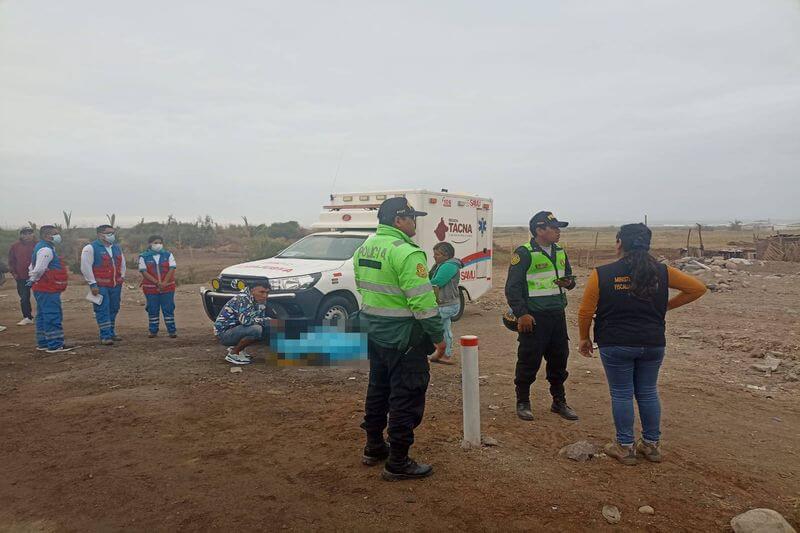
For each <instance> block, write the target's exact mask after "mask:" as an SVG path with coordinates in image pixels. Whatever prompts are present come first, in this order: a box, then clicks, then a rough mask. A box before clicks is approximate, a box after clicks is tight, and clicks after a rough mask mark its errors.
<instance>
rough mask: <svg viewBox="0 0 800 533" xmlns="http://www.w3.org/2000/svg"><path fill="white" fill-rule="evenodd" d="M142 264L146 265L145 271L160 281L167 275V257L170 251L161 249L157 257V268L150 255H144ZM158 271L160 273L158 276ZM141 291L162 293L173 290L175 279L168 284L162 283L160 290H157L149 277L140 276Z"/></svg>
mask: <svg viewBox="0 0 800 533" xmlns="http://www.w3.org/2000/svg"><path fill="white" fill-rule="evenodd" d="M143 258H144V265H145V267H147V273H148V274H150V275H151V276H153V277H154V278H155V279H157V280H159V281H162V280H163V279H164V278H166V277H167V273H168V272H169V258H170V253H169V252H168V251H166V250H162V251H161V253H160V256H159V258H158V268H156V262H155V261H153V256H152V255H149V254H148V255H144V256H143ZM159 272H160V273H161V275H160V276H159ZM142 291H144V293H145V294H163V293H165V292H175V280H174V279H173V281H172V282H171V283H170V284H169V285H162V286H161V290H160V291H159V290H158V287H156V284H155V283H153V282H152V281H150V280H149V279H147V278H145V277H144V276H142Z"/></svg>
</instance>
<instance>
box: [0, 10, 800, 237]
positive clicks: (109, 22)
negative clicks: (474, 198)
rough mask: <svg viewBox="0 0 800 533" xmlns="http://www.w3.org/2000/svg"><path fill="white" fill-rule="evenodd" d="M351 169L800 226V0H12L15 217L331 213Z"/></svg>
mask: <svg viewBox="0 0 800 533" xmlns="http://www.w3.org/2000/svg"><path fill="white" fill-rule="evenodd" d="M337 168H338V169H339V170H338V177H337ZM334 180H335V181H336V183H335V190H337V191H359V190H379V189H388V188H423V187H424V188H432V189H439V188H442V187H446V188H449V189H450V191H465V192H473V193H477V194H480V195H486V196H491V197H493V198H494V199H495V213H496V214H495V222H496V223H525V222H526V221H527V220H528V218H529V217H530V215H531V214H532V213H533V212H535V211H538V210H540V209H551V210H553V211H555V213H556V215H557V216H558V217H559V218H562V219H566V220H571V221H573V222H574V223H578V224H589V223H600V222H618V221H631V220H638V219H640V218H641V217H642V215H643V214H644V213H648V214H649V216H650V220H651V221H654V222H678V221H685V222H694V221H715V220H717V221H723V222H724V221H726V220H730V219H732V218H734V217H739V218H743V219H746V220H747V219H755V218H767V217H772V218H783V219H791V220H795V221H796V220H800V208H799V207H798V198H799V197H800V1H799V0H653V1H650V0H636V1H634V0H613V1H604V0H595V1H586V0H574V1H570V0H550V1H540V0H524V1H506V2H494V3H492V2H486V1H474V2H467V1H441V0H440V1H435V2H430V1H425V2H422V1H419V2H417V1H403V2H380V1H374V0H372V1H363V2H337V1H317V2H304V1H292V2H285V1H283V2H266V1H260V0H259V1H255V0H254V1H245V0H238V1H229V2H206V1H197V0H193V1H191V2H189V1H178V0H170V1H168V2H164V1H145V0H138V1H136V2H110V1H108V0H71V1H69V2H66V1H53V0H0V184H2V188H1V189H0V225H3V226H11V225H17V224H19V223H22V222H24V221H26V220H34V221H37V222H38V223H40V224H41V223H45V222H49V221H53V220H57V218H60V213H61V210H62V209H67V210H72V211H73V212H74V218H75V219H76V220H77V222H79V223H99V222H101V221H102V219H103V218H104V214H105V213H111V212H114V213H116V214H117V217H118V219H121V220H122V221H123V222H125V223H130V222H133V221H137V220H139V219H140V218H141V217H145V218H146V219H148V220H155V219H157V220H163V219H165V218H166V217H167V215H168V214H170V213H171V214H174V215H175V216H176V217H178V218H180V219H193V218H195V217H196V216H197V215H204V214H206V213H208V214H210V215H212V217H214V218H215V219H217V220H220V221H236V220H238V217H239V216H240V215H247V216H248V217H249V219H250V220H251V221H258V222H262V221H263V222H269V221H276V220H286V219H297V220H300V221H301V222H303V223H310V222H312V221H313V220H314V219H315V218H316V214H317V212H318V209H319V206H321V205H322V204H323V203H324V202H325V200H326V196H327V194H328V193H329V192H331V191H332V189H333V188H334Z"/></svg>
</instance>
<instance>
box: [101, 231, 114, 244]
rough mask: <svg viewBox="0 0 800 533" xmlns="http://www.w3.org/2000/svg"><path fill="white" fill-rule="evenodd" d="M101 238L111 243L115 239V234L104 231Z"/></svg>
mask: <svg viewBox="0 0 800 533" xmlns="http://www.w3.org/2000/svg"><path fill="white" fill-rule="evenodd" d="M103 239H105V241H106V242H107V243H109V244H113V243H114V242H115V241H116V240H117V235H116V234H114V233H106V234H104V235H103Z"/></svg>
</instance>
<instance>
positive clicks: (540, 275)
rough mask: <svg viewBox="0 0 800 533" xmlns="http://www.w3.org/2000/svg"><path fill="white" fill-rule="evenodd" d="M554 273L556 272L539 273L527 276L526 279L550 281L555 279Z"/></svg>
mask: <svg viewBox="0 0 800 533" xmlns="http://www.w3.org/2000/svg"><path fill="white" fill-rule="evenodd" d="M553 272H555V270H548V271H547V272H537V273H535V274H528V275H527V276H525V279H528V280H534V279H548V278H552V277H553Z"/></svg>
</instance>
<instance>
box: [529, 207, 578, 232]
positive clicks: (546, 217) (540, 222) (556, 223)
mask: <svg viewBox="0 0 800 533" xmlns="http://www.w3.org/2000/svg"><path fill="white" fill-rule="evenodd" d="M548 226H549V227H551V228H566V227H567V226H569V222H561V221H560V220H558V219H557V218H556V217H555V215H554V214H553V213H552V212H550V211H539V212H538V213H536V214H535V215H533V218H532V219H531V222H530V228H531V233H535V232H536V228H546V227H548Z"/></svg>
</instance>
